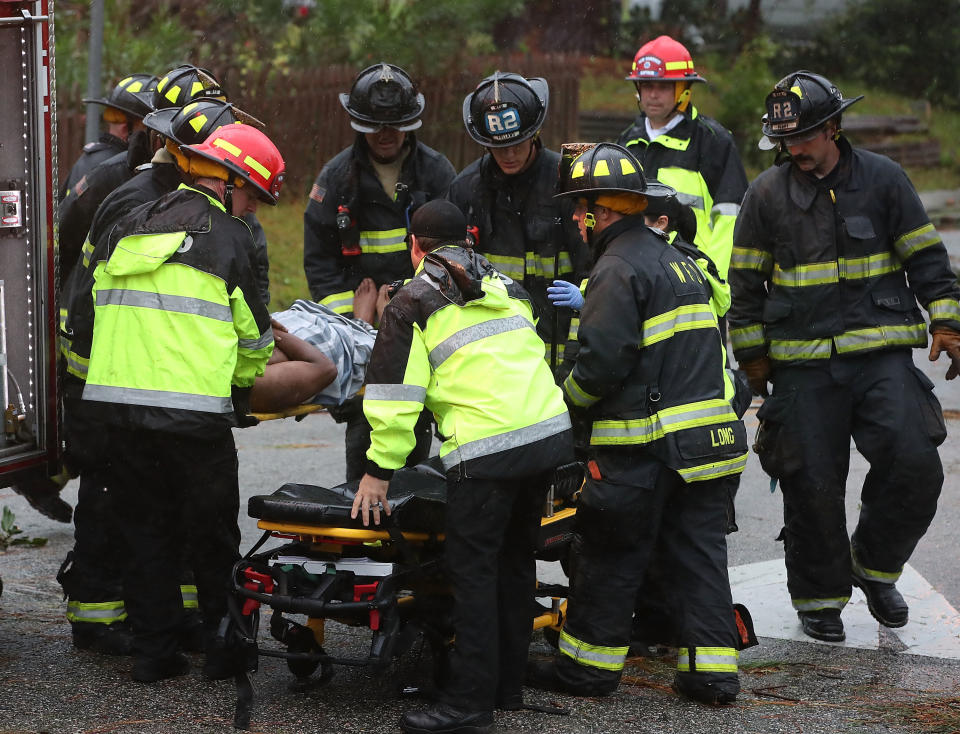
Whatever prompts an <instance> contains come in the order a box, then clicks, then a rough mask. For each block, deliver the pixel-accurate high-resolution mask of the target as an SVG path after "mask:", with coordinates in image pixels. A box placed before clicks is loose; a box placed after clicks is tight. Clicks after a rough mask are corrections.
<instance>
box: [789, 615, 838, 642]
mask: <svg viewBox="0 0 960 734" xmlns="http://www.w3.org/2000/svg"><path fill="white" fill-rule="evenodd" d="M797 616H798V617H800V626H801V627H803V631H804V634H806V635H807V636H808V637H812V638H813V639H815V640H823V641H824V642H843V641H844V640H845V639H847V635H846V633H845V632H844V631H843V620H841V619H840V610H839V609H816V610H814V611H812V612H797Z"/></svg>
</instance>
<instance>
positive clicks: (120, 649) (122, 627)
mask: <svg viewBox="0 0 960 734" xmlns="http://www.w3.org/2000/svg"><path fill="white" fill-rule="evenodd" d="M71 627H72V628H73V646H74V647H75V648H77V649H78V650H89V651H90V652H95V653H98V654H100V655H132V654H133V635H132V633H131V632H130V627H129V625H127V623H125V622H113V623H112V624H98V623H92V622H74V623H73V624H72V625H71Z"/></svg>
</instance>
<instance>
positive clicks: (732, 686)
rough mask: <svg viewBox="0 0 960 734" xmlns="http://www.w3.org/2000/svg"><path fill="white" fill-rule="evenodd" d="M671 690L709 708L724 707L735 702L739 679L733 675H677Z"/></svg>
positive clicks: (738, 689)
mask: <svg viewBox="0 0 960 734" xmlns="http://www.w3.org/2000/svg"><path fill="white" fill-rule="evenodd" d="M673 690H675V691H676V692H677V693H679V694H680V695H681V696H686V697H687V698H690V699H692V700H694V701H699V702H700V703H705V704H707V705H710V706H725V705H728V704H731V703H733V702H735V701H736V700H737V694H738V693H740V679H739V677H738V676H737V675H736V674H735V673H686V672H681V673H677V674H676V676H675V677H674V679H673Z"/></svg>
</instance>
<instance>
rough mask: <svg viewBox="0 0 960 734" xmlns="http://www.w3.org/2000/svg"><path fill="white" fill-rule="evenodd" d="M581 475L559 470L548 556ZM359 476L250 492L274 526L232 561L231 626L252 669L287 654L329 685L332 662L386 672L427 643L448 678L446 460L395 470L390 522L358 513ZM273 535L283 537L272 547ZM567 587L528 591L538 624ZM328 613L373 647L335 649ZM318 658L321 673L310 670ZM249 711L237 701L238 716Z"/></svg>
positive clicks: (563, 540)
mask: <svg viewBox="0 0 960 734" xmlns="http://www.w3.org/2000/svg"><path fill="white" fill-rule="evenodd" d="M582 480H583V472H582V467H581V465H580V464H570V465H566V466H564V467H561V468H560V469H558V470H557V471H556V472H555V475H554V480H553V482H552V483H551V488H550V490H549V493H548V498H547V501H546V503H545V507H544V514H543V517H542V519H541V525H540V533H539V537H538V543H537V551H536V553H537V558H538V559H540V560H547V561H556V560H561V561H565V560H566V558H567V555H568V552H569V545H570V541H571V538H572V532H573V521H574V516H575V513H576V510H575V508H574V506H573V504H572V496H573V495H574V493H575V492H576V491H577V490H578V489H579V488H580V485H581V483H582ZM357 485H358V482H356V481H354V482H349V483H345V484H342V485H339V486H336V487H333V488H324V487H319V486H314V485H306V484H285V485H283V486H282V487H280V488H279V489H278V490H276V491H275V492H274V493H273V494H269V495H257V496H253V497H251V498H250V499H249V503H248V514H249V515H250V516H251V517H254V518H256V519H257V526H258V527H259V528H260V529H261V530H263V531H264V532H263V535H262V536H261V538H260V539H259V540H258V542H257V543H256V544H255V545H254V546H253V548H251V549H250V551H249V552H248V553H247V554H246V555H245V556H244V557H243V558H242V559H241V560H240V561H239V562H237V564H236V565H235V566H234V568H233V572H232V576H231V597H230V605H229V606H230V617H229V624H230V626H231V628H232V629H231V630H230V631H229V634H230V636H232V638H233V640H234V643H233V644H238V645H239V646H241V647H242V648H243V650H244V654H245V660H246V667H247V670H251V671H252V670H256V668H257V661H258V658H259V657H260V656H267V657H277V658H283V659H285V660H286V663H287V666H288V668H289V669H290V671H291V673H293V674H294V676H296V678H297V679H298V681H299V682H300V683H301V684H305V683H306V682H307V681H309V682H310V684H311V685H323V684H324V683H325V682H326V681H328V680H329V679H330V677H331V676H332V675H333V672H334V666H337V665H342V666H363V667H369V668H371V669H373V670H382V669H383V668H385V667H386V666H387V665H388V664H389V663H390V662H391V660H393V659H395V658H397V657H399V656H400V655H402V654H403V653H404V652H406V651H407V650H409V649H410V648H411V647H412V646H413V645H414V644H415V643H417V642H421V644H422V643H426V647H428V648H429V651H430V654H431V656H432V670H433V673H434V678H435V679H441V678H442V676H443V674H444V670H445V666H446V652H447V649H448V647H449V645H450V643H451V641H452V638H453V622H452V607H453V599H452V596H451V593H450V587H449V583H448V581H447V579H446V578H445V576H444V571H443V569H442V567H441V563H442V553H443V540H444V538H443V522H444V510H445V502H446V480H445V478H444V475H443V473H442V468H441V465H440V463H439V460H438V459H432V460H431V461H429V462H427V463H424V464H421V465H419V466H417V467H415V468H411V469H401V470H399V471H397V472H396V473H395V474H394V477H393V479H392V480H391V482H390V489H389V493H388V496H387V499H388V501H389V503H390V506H391V509H392V514H391V515H390V516H384V520H383V524H382V525H380V526H372V525H371V526H370V527H364V526H363V525H362V523H361V521H360V519H359V518H358V519H356V520H352V519H351V518H350V511H351V508H352V505H353V497H354V494H355V491H356V489H357ZM269 541H275V542H276V543H278V544H271V545H270V547H268V548H266V549H263V548H264V546H266V545H267V544H268V542H269ZM566 596H567V588H566V587H565V586H559V585H546V584H538V589H537V590H536V592H535V595H532V597H531V600H530V601H531V624H532V626H533V628H534V629H544V628H549V629H552V630H554V633H556V632H557V631H558V630H559V629H560V627H561V626H562V624H563V616H564V612H565V609H566ZM262 605H265V606H267V607H269V608H270V610H271V614H270V622H269V631H270V635H271V637H272V638H273V641H274V642H275V643H276V644H275V645H271V646H266V645H263V646H261V644H260V643H259V641H258V629H259V624H260V608H261V606H262ZM328 621H334V622H339V623H341V624H345V625H349V626H351V627H354V628H361V629H363V628H365V629H367V630H368V631H369V633H370V635H371V640H370V646H369V648H368V651H367V653H366V655H362V656H356V655H354V656H349V655H343V654H340V653H339V652H338V651H337V650H334V649H331V648H330V646H329V645H327V644H326V636H325V625H326V623H327V622H328ZM318 668H319V669H320V675H319V677H317V678H315V679H313V680H310V677H311V676H312V675H313V674H314V673H315V672H316V671H317V669H318ZM239 683H240V681H239V680H238V684H239ZM240 709H241V706H240V702H239V699H238V721H240V720H241V719H242V718H243V717H242V716H241V712H240Z"/></svg>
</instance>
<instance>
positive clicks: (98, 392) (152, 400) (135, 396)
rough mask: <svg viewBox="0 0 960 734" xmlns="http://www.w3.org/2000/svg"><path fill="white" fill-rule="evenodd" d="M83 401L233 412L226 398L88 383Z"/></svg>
mask: <svg viewBox="0 0 960 734" xmlns="http://www.w3.org/2000/svg"><path fill="white" fill-rule="evenodd" d="M83 399H84V400H97V401H100V402H101V403H119V404H120V405H147V406H150V407H153V408H174V409H177V410H197V411H200V412H202V413H232V412H233V401H231V400H230V398H229V397H226V398H219V397H216V396H214V395H195V394H192V393H182V392H167V391H166V390H142V389H139V388H135V387H113V386H112V385H91V384H90V383H89V382H88V383H87V384H86V385H85V386H84V388H83Z"/></svg>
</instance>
